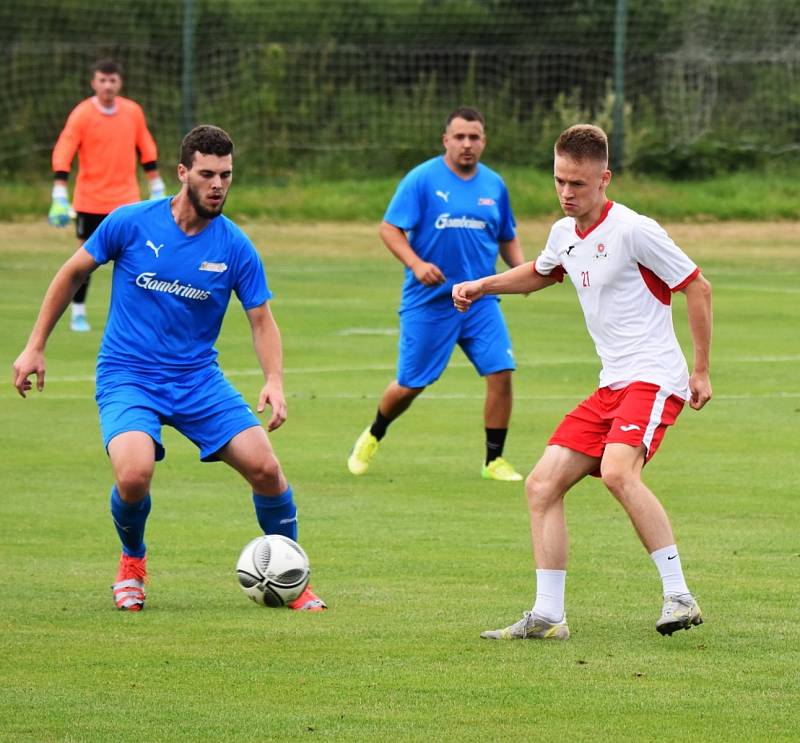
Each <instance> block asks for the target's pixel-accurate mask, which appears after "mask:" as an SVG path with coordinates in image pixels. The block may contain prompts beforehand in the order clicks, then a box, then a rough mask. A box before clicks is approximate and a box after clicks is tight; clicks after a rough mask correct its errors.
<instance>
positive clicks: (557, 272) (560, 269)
mask: <svg viewBox="0 0 800 743" xmlns="http://www.w3.org/2000/svg"><path fill="white" fill-rule="evenodd" d="M533 272H534V273H535V274H538V275H539V276H544V277H545V278H548V277H549V278H551V279H555V280H556V281H557V282H558V283H559V284H560V283H561V282H562V281H563V280H564V274H565V273H566V272H567V271H566V269H565V268H564V266H556V267H555V268H553V270H552V271H550V273H549V274H546V273H539V271H538V270H537V268H536V261H534V262H533Z"/></svg>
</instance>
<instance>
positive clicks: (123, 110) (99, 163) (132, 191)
mask: <svg viewBox="0 0 800 743" xmlns="http://www.w3.org/2000/svg"><path fill="white" fill-rule="evenodd" d="M114 102H115V104H116V111H115V112H114V113H113V114H106V113H103V112H102V111H101V110H100V109H99V108H98V106H97V104H96V103H95V100H94V99H93V98H87V99H86V100H84V101H81V102H80V103H79V104H78V105H77V106H75V108H74V109H73V110H72V113H70V115H69V118H68V119H67V123H66V124H65V126H64V130H63V131H62V132H61V134H60V135H59V137H58V141H57V142H56V146H55V147H54V148H53V160H52V162H53V170H54V171H55V172H59V171H63V172H67V173H68V172H69V171H70V169H71V167H72V160H73V158H74V157H75V152H76V151H77V152H78V178H77V180H76V182H75V193H74V194H73V199H72V206H73V208H74V209H75V211H78V212H88V213H90V214H108V213H109V212H111V211H113V210H114V209H116V208H117V207H118V206H122V205H123V204H130V203H132V202H134V201H139V198H140V196H139V183H138V181H137V180H136V151H137V150H138V151H139V157H140V159H141V162H143V163H147V162H152V161H154V160H156V159H157V156H158V153H157V150H156V143H155V141H154V140H153V137H152V135H151V134H150V132H149V131H148V129H147V124H146V123H145V120H144V113H143V112H142V109H141V107H140V106H139V104H138V103H136V102H134V101H132V100H130V99H129V98H123V97H122V96H117V97H116V98H115V99H114Z"/></svg>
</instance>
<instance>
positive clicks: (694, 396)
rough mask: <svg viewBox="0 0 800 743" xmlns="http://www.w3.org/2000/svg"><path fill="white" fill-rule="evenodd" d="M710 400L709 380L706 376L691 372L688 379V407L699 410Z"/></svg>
mask: <svg viewBox="0 0 800 743" xmlns="http://www.w3.org/2000/svg"><path fill="white" fill-rule="evenodd" d="M710 399H711V380H710V379H709V378H708V374H701V373H699V372H692V376H691V377H689V407H690V408H693V409H694V410H700V408H702V407H703V406H704V405H705V404H706V403H707V402H708V401H709V400H710Z"/></svg>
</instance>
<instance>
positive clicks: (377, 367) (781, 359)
mask: <svg viewBox="0 0 800 743" xmlns="http://www.w3.org/2000/svg"><path fill="white" fill-rule="evenodd" d="M798 362H800V354H795V355H785V356H783V355H782V356H734V357H732V358H728V359H723V361H722V363H725V364H762V363H771V364H775V363H778V364H794V363H798ZM569 364H594V365H598V366H599V362H598V360H597V359H596V358H572V359H557V360H556V359H540V360H534V361H518V362H517V367H518V368H520V367H522V368H533V367H543V366H566V365H569ZM719 364H720V360H719V358H718V359H717V365H719ZM447 366H448V368H449V369H471V368H472V364H470V363H469V362H467V361H451V362H450V363H449V364H448V365H447ZM396 368H397V366H396V365H395V364H368V365H366V366H306V367H302V366H299V367H287V368H285V369H284V370H283V373H284V375H286V376H288V375H291V374H343V373H347V372H371V371H395V370H396ZM222 371H223V372H224V373H225V376H226V377H258V376H261V370H260V369H256V368H252V369H225V368H223V370H222ZM47 381H48V382H94V375H93V374H66V375H63V376H61V375H54V376H51V375H48V376H47Z"/></svg>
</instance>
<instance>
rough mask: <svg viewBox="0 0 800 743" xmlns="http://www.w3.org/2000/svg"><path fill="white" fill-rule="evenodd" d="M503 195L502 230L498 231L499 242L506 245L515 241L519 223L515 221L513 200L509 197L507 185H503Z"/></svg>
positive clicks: (501, 209)
mask: <svg viewBox="0 0 800 743" xmlns="http://www.w3.org/2000/svg"><path fill="white" fill-rule="evenodd" d="M502 188H503V190H502V194H501V196H500V225H499V227H500V229H499V231H498V233H497V234H498V237H497V239H498V242H501V243H505V242H508V241H509V240H513V239H514V238H515V237H516V236H517V222H516V220H515V219H514V212H513V211H512V209H511V198H510V197H509V195H508V189H507V188H506V184H505V183H503V186H502Z"/></svg>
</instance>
